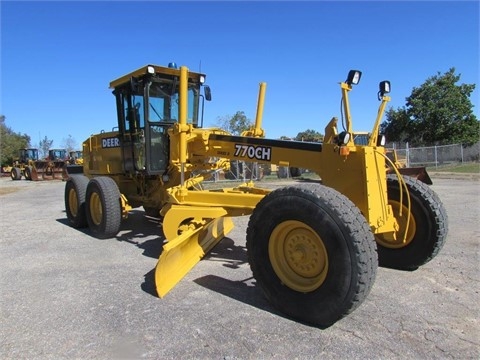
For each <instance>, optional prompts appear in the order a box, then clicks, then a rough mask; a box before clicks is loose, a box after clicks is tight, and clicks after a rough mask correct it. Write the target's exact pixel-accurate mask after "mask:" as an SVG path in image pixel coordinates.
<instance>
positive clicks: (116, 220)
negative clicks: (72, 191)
mask: <svg viewBox="0 0 480 360" xmlns="http://www.w3.org/2000/svg"><path fill="white" fill-rule="evenodd" d="M120 201H121V200H120V191H119V190H118V186H117V184H116V183H115V181H114V180H113V179H111V178H109V177H106V176H99V177H95V178H93V179H91V180H90V182H89V183H88V186H87V193H86V195H85V203H86V214H87V222H88V227H89V228H90V230H91V231H92V233H93V235H94V236H95V237H96V238H99V239H108V238H112V237H115V235H117V233H118V232H119V231H120V223H121V221H122V209H121V204H120Z"/></svg>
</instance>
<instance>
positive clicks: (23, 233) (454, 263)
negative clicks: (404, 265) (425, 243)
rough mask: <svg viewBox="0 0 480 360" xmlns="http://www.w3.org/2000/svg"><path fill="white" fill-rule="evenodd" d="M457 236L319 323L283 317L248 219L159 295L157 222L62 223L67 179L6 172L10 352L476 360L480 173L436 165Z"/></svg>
mask: <svg viewBox="0 0 480 360" xmlns="http://www.w3.org/2000/svg"><path fill="white" fill-rule="evenodd" d="M432 177H433V181H434V185H432V188H433V189H434V190H435V191H436V192H437V193H438V194H439V196H440V198H441V199H442V201H443V202H444V205H445V207H446V209H447V213H448V216H449V235H448V238H447V242H446V244H445V246H444V248H443V249H442V251H441V252H440V254H439V255H438V256H437V257H436V258H435V259H434V260H432V261H431V262H430V263H428V264H426V265H425V266H423V267H421V268H420V269H418V270H417V271H414V272H401V271H395V270H389V269H383V268H380V269H379V271H378V275H377V279H376V282H375V284H374V286H373V289H372V291H371V293H370V295H369V296H368V298H367V299H366V301H365V302H364V303H363V304H362V305H361V306H360V307H359V308H358V309H357V310H356V311H355V312H353V313H352V314H350V315H349V316H348V317H346V318H344V319H342V320H341V321H339V322H337V323H336V324H334V325H333V326H331V327H329V328H327V329H325V330H321V329H318V328H315V327H310V326H307V325H303V324H300V323H297V322H295V321H292V320H290V319H288V318H285V317H284V316H282V314H279V313H277V312H276V311H275V310H274V309H272V307H271V306H270V305H269V303H268V302H267V301H266V300H265V298H264V297H263V296H262V294H261V291H260V289H258V288H257V287H256V286H255V281H254V280H253V279H252V274H251V272H250V269H249V266H248V264H247V262H246V249H245V231H246V224H247V222H248V217H240V218H236V219H235V224H236V227H235V229H234V230H233V231H232V232H231V233H230V234H229V237H228V238H226V239H224V240H223V241H222V242H221V243H220V244H219V245H217V247H215V248H214V250H213V251H212V252H211V254H209V256H207V257H206V258H205V259H204V260H202V261H201V262H200V263H199V264H198V265H197V266H196V267H195V268H194V269H193V270H192V271H191V272H190V273H188V274H187V276H186V277H185V278H184V279H183V280H182V281H181V282H180V283H179V284H178V285H177V286H176V287H175V288H174V289H173V290H172V291H171V292H170V293H169V294H167V296H166V297H164V298H163V299H159V298H158V297H156V296H155V290H154V281H153V271H154V268H155V265H156V262H157V259H158V256H159V254H160V251H161V246H162V241H161V237H160V234H161V225H160V224H159V223H158V222H156V221H153V220H151V219H149V218H146V217H144V216H143V212H142V211H134V212H133V213H132V215H131V216H130V217H129V219H128V220H127V221H126V222H125V223H124V224H123V226H122V231H121V232H120V233H119V235H118V236H117V238H116V239H110V240H98V239H95V238H93V237H91V236H89V234H88V231H78V230H75V229H73V228H71V227H70V226H68V225H67V223H66V215H65V210H64V200H63V192H64V186H65V183H64V182H62V181H44V182H28V181H24V180H21V181H16V182H12V181H11V180H10V178H1V179H0V215H1V225H2V229H3V236H2V238H1V240H0V264H1V278H0V291H1V297H0V306H1V320H0V321H1V324H0V358H1V359H193V358H195V359H272V358H275V359H317V358H323V359H347V358H348V359H366V358H367V359H406V358H408V359H450V358H451V359H479V358H480V316H479V315H480V308H479V305H478V304H479V298H480V297H479V291H480V286H479V283H480V271H479V263H480V262H479V260H480V258H479V255H480V252H479V239H480V231H479V221H480V215H479V213H480V210H479V209H480V197H479V189H480V186H479V185H480V182H479V181H478V177H477V178H475V177H460V178H458V177H457V178H452V177H448V176H447V177H445V176H438V177H437V176H436V175H434V174H433V176H432Z"/></svg>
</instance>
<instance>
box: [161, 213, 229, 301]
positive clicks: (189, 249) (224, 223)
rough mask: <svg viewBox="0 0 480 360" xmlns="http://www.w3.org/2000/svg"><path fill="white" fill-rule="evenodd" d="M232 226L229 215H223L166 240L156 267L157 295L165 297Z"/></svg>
mask: <svg viewBox="0 0 480 360" xmlns="http://www.w3.org/2000/svg"><path fill="white" fill-rule="evenodd" d="M233 227H234V225H233V221H232V219H231V218H230V217H220V218H216V219H213V220H210V221H209V222H208V223H207V224H205V225H204V226H201V227H199V228H197V229H188V230H186V231H184V232H183V233H182V234H181V235H179V236H177V237H176V238H174V239H173V240H171V241H169V242H168V243H166V244H165V245H164V246H163V251H162V254H161V255H160V258H159V260H158V263H157V266H156V268H155V286H156V289H157V294H158V296H159V297H164V296H165V295H166V294H167V293H168V292H169V291H170V290H171V289H172V288H173V287H174V286H175V285H176V284H177V283H178V282H179V281H180V280H181V279H182V278H183V277H184V276H185V275H186V274H187V273H188V272H189V271H190V270H191V269H192V268H193V267H194V266H195V265H196V264H197V263H198V262H199V261H200V260H201V259H202V258H203V257H204V256H205V255H206V254H207V253H208V252H209V251H210V250H211V249H213V247H214V246H215V245H216V244H217V243H218V242H219V241H220V240H222V239H223V238H224V237H225V236H226V235H227V234H228V233H229V232H230V231H231V230H232V229H233Z"/></svg>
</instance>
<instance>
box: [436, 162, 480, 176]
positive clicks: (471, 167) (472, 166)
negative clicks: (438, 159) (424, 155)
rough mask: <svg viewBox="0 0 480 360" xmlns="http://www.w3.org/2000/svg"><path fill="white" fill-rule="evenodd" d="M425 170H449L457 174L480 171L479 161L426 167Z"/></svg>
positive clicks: (477, 172)
mask: <svg viewBox="0 0 480 360" xmlns="http://www.w3.org/2000/svg"><path fill="white" fill-rule="evenodd" d="M427 171H429V172H451V173H459V174H479V173H480V163H465V164H458V165H446V166H439V167H433V166H432V167H428V168H427Z"/></svg>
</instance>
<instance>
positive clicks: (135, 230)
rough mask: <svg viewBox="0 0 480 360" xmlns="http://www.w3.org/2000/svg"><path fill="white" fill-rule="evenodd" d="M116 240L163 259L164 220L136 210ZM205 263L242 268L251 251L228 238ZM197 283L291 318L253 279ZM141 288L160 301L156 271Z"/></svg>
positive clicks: (207, 279) (200, 280) (212, 277)
mask: <svg viewBox="0 0 480 360" xmlns="http://www.w3.org/2000/svg"><path fill="white" fill-rule="evenodd" d="M56 220H57V221H58V222H59V223H61V224H63V225H66V226H70V224H69V222H68V219H67V218H66V217H65V218H60V219H56ZM76 230H78V231H79V232H81V233H83V234H85V235H87V236H90V237H92V238H93V239H95V240H98V239H96V238H94V237H93V236H92V235H91V234H90V233H89V230H88V228H84V229H76ZM115 239H116V240H117V241H121V242H125V243H129V244H132V245H134V246H136V247H137V248H139V249H142V250H143V253H142V255H144V256H147V257H150V258H154V259H158V258H159V257H160V255H161V253H162V250H163V245H164V242H165V237H164V235H163V230H162V223H161V221H160V219H156V218H152V217H148V216H145V213H144V211H143V210H132V211H131V212H130V213H129V216H128V218H127V219H126V220H124V221H122V225H121V228H120V231H119V233H118V235H117V236H116V237H115ZM110 240H111V239H110ZM100 241H102V240H100ZM201 261H208V262H217V263H218V264H219V266H223V267H226V268H229V269H238V268H240V266H242V265H244V264H246V263H248V257H247V249H246V248H245V247H244V246H240V245H235V242H234V241H233V240H232V239H231V238H228V237H225V238H223V239H222V240H221V241H220V242H219V243H218V244H217V245H216V246H215V247H214V248H213V249H212V250H211V251H210V252H209V253H208V254H207V255H206V256H205V257H204V258H203V259H202V260H201ZM193 281H194V282H195V283H196V284H198V285H200V286H202V287H204V288H206V289H209V290H211V291H215V292H217V293H219V294H222V295H224V296H227V297H229V298H231V299H234V300H237V301H240V302H242V303H245V304H247V305H250V306H253V307H256V308H258V309H260V310H262V311H268V312H270V313H272V314H275V315H277V316H281V317H284V318H287V319H288V317H286V316H285V315H284V314H282V313H280V312H278V311H276V310H275V309H274V308H273V307H272V306H271V305H270V303H269V302H268V301H267V299H266V298H265V296H264V294H263V293H262V291H261V289H260V288H259V287H257V286H256V283H255V280H254V279H253V278H252V277H250V278H246V279H244V280H230V279H226V278H223V277H220V276H217V275H205V276H202V277H200V278H197V279H195V280H193ZM140 288H141V289H142V290H143V291H144V292H146V293H147V294H149V295H152V296H154V297H157V298H158V295H157V291H156V286H155V268H153V269H152V270H150V271H149V272H148V273H146V274H145V275H144V281H143V283H142V284H141V285H140Z"/></svg>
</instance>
